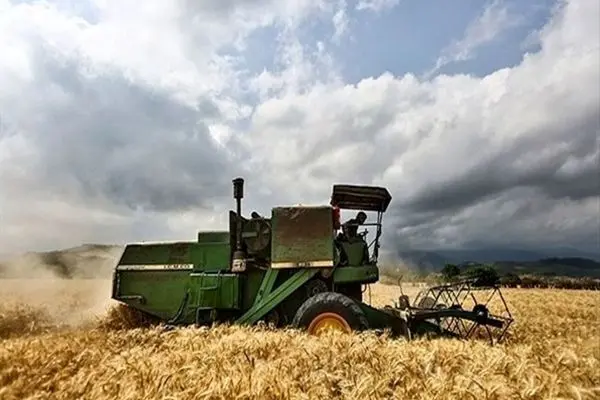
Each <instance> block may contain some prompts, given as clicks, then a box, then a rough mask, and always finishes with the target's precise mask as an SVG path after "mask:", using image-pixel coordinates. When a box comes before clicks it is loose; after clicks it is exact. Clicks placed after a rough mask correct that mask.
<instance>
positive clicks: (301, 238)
mask: <svg viewBox="0 0 600 400" xmlns="http://www.w3.org/2000/svg"><path fill="white" fill-rule="evenodd" d="M333 265H334V245H333V214H332V209H331V207H329V206H320V207H276V208H273V210H272V242H271V267H272V268H277V269H279V268H330V267H333Z"/></svg>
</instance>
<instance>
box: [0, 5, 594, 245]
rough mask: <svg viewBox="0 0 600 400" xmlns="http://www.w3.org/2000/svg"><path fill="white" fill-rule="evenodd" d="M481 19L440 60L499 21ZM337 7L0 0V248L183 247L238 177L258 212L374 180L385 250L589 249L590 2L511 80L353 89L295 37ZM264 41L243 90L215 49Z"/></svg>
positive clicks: (324, 45) (316, 49) (383, 81)
mask: <svg viewBox="0 0 600 400" xmlns="http://www.w3.org/2000/svg"><path fill="white" fill-rule="evenodd" d="M361 4H363V5H362V6H361V7H362V8H363V9H366V8H368V7H367V5H366V4H367V3H366V2H362V3H361ZM369 4H371V8H370V9H378V10H380V9H382V8H381V7H383V6H384V5H385V4H388V5H391V4H392V2H369ZM494 4H496V5H495V6H494V7H495V8H492V11H488V13H487V14H484V16H483V17H482V20H483V21H484V22H485V21H487V22H488V23H489V24H487V25H486V24H483V25H482V23H481V22H479V25H477V24H475V25H473V27H471V28H470V30H468V31H467V34H466V36H465V39H464V40H463V41H462V42H459V43H462V44H461V45H460V46H459V45H457V47H455V48H454V51H451V52H450V53H448V54H450V55H451V57H450V58H452V57H454V59H456V57H465V56H468V55H469V54H470V52H472V51H474V50H475V49H476V48H477V47H478V46H480V45H481V44H482V43H485V42H486V41H489V40H492V38H493V37H494V35H495V33H497V32H499V31H500V30H502V29H503V28H504V27H505V26H506V23H507V18H508V16H507V14H505V13H504V12H503V11H502V7H501V5H498V4H499V3H494ZM365 7H366V8H365ZM341 9H343V8H341V7H339V6H338V7H332V6H331V4H328V3H326V2H322V3H315V2H309V1H300V0H290V1H285V2H284V1H278V2H274V1H267V0H264V1H259V0H255V1H245V2H236V1H233V0H229V1H219V2H217V1H213V2H203V3H196V2H189V1H183V0H182V1H179V2H169V3H168V4H167V3H163V2H152V1H147V2H144V4H143V5H140V4H139V2H133V1H116V0H115V1H108V0H107V1H103V2H100V1H98V2H96V3H90V4H89V7H87V8H85V7H83V6H82V5H81V4H79V8H68V7H67V8H65V7H64V6H63V7H61V8H59V7H54V6H51V5H46V4H45V3H32V4H27V3H21V4H11V3H6V2H1V1H0V10H3V11H2V12H1V13H0V54H10V57H8V58H7V57H3V58H0V87H1V88H2V90H1V91H0V114H1V115H2V125H3V127H4V128H3V132H4V133H3V134H2V135H0V187H1V190H0V223H2V226H4V227H5V228H3V229H2V230H1V231H0V251H2V252H5V251H11V252H12V251H16V250H15V249H18V250H28V249H36V248H50V247H62V246H67V245H69V244H72V245H77V244H79V243H81V242H93V241H97V242H109V243H111V242H113V243H114V242H123V241H138V240H158V239H165V240H170V239H174V238H178V239H185V238H188V239H191V240H193V239H194V237H195V234H196V230H198V229H215V228H218V227H222V228H223V227H225V226H226V222H227V214H226V211H227V209H229V208H230V207H231V206H232V199H231V179H232V178H234V177H235V176H238V175H243V176H244V177H246V178H247V189H246V201H245V205H244V209H245V210H246V211H250V209H257V210H259V212H261V213H268V212H269V209H270V207H271V206H273V205H277V204H296V203H315V202H324V201H327V199H328V197H329V191H330V189H331V185H332V184H333V183H336V182H348V183H365V184H370V183H372V184H381V185H386V186H388V187H389V189H390V190H391V191H392V194H393V196H394V200H393V202H392V208H391V210H390V215H389V216H388V217H387V218H386V221H387V228H386V230H385V237H386V238H388V239H391V238H393V239H394V240H395V241H397V243H399V244H402V245H405V246H415V247H421V246H435V245H440V244H446V245H461V244H468V243H472V242H475V241H482V242H489V243H502V244H508V243H506V242H507V239H510V240H512V241H515V242H517V243H532V244H537V245H544V244H555V243H559V242H562V243H565V244H567V243H568V244H575V245H581V246H585V245H589V244H590V243H592V242H593V240H594V239H595V238H596V239H597V236H596V237H594V235H595V234H596V233H595V232H596V231H597V230H596V231H594V227H595V226H594V223H595V222H597V216H596V215H595V214H594V210H595V209H594V202H593V200H592V199H593V196H594V195H598V192H599V191H598V188H597V187H594V186H593V184H590V182H593V179H594V177H596V175H594V171H595V169H594V167H595V165H597V163H598V161H599V159H598V157H599V151H598V135H599V127H598V109H599V104H600V94H599V93H598V90H593V89H594V88H598V85H599V77H600V63H599V60H598V56H597V55H598V46H599V40H600V32H598V24H597V22H596V19H595V18H594V16H596V15H598V12H599V9H598V4H597V2H589V1H588V2H586V1H575V0H572V1H570V2H568V4H567V5H566V7H565V8H563V9H561V10H560V12H558V13H557V14H556V15H555V17H554V18H553V20H552V21H551V23H550V24H548V26H547V27H546V29H545V30H543V31H542V32H541V33H540V35H539V40H540V43H541V50H540V51H539V52H537V53H532V54H528V55H527V56H526V57H525V58H524V60H523V61H522V62H521V63H520V64H519V65H517V66H515V67H514V68H506V69H503V70H499V71H496V72H494V73H492V74H490V75H488V76H486V77H483V78H475V77H470V76H462V75H457V76H446V75H441V76H438V77H436V78H435V79H434V80H424V79H420V78H417V77H416V76H415V75H414V74H407V75H405V76H401V77H396V76H393V75H391V74H384V75H381V76H377V77H366V78H364V79H362V80H361V81H359V82H358V83H357V84H356V85H350V84H347V83H345V82H344V79H343V75H342V74H341V72H340V69H339V64H338V63H339V61H337V60H336V59H334V58H333V56H332V54H331V53H330V52H329V50H328V49H329V47H328V46H330V43H328V42H327V39H322V40H319V39H320V38H319V39H317V40H316V42H315V43H307V42H306V41H304V40H303V39H302V38H303V36H302V34H301V28H302V26H303V24H302V22H303V21H308V20H309V19H310V18H312V17H313V16H320V17H323V16H324V18H326V20H327V21H333V20H337V21H338V23H339V25H338V27H342V26H344V24H343V23H342V22H343V18H341V17H340V16H338V17H337V19H336V18H334V16H335V15H336V12H338V11H339V10H341ZM266 26H272V27H276V29H277V31H278V32H279V38H278V46H277V51H276V56H275V64H274V65H273V67H272V68H268V69H266V70H265V71H264V72H262V73H258V74H255V75H252V74H250V73H249V72H248V71H246V70H245V64H244V60H243V59H237V58H232V56H228V55H226V53H225V52H224V50H223V49H224V48H225V47H237V48H244V46H245V38H246V37H248V35H250V34H251V33H252V32H254V31H255V30H256V29H260V28H262V27H266ZM340 29H341V28H340ZM340 32H341V31H340ZM346 33H347V32H346ZM482 38H483V39H484V40H483V41H482ZM251 56H252V55H250V57H251ZM382 69H384V68H382Z"/></svg>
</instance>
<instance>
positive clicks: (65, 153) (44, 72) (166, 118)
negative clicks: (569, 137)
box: [11, 47, 231, 211]
mask: <svg viewBox="0 0 600 400" xmlns="http://www.w3.org/2000/svg"><path fill="white" fill-rule="evenodd" d="M36 50H37V51H36V57H35V62H34V65H35V66H36V70H35V77H36V80H35V82H34V83H33V84H31V85H29V86H28V88H27V89H26V90H25V91H24V92H22V93H21V98H20V99H16V100H15V102H16V104H13V106H12V108H13V111H14V112H13V113H11V115H12V117H13V119H17V120H19V122H20V124H19V127H20V130H21V131H22V133H23V134H24V135H26V137H27V138H28V140H29V141H30V142H31V143H32V144H33V145H34V148H35V151H36V153H37V158H36V160H35V163H36V168H35V171H36V172H37V173H39V182H40V184H41V185H45V186H46V187H47V189H48V190H49V191H61V190H63V191H66V190H76V191H78V192H81V193H84V194H85V195H87V196H90V197H92V196H103V197H107V198H108V199H109V200H110V201H112V202H113V203H114V204H116V205H126V206H128V207H130V208H132V209H137V208H142V209H148V210H151V211H171V210H181V209H185V208H192V207H194V208H211V207H212V205H211V199H215V198H217V197H220V196H222V195H224V194H226V193H227V190H228V189H229V188H228V180H229V179H230V176H231V173H230V162H229V160H228V155H227V153H225V152H224V151H223V150H222V149H220V148H219V147H218V146H217V144H216V143H215V142H214V141H213V140H212V139H211V137H210V134H209V131H208V127H207V124H209V123H210V122H211V121H213V120H215V119H218V118H219V117H220V113H219V109H218V107H217V106H216V105H215V104H214V102H213V101H212V100H211V99H209V98H201V99H200V100H199V101H198V103H197V105H198V106H197V107H191V106H189V105H185V104H183V103H181V102H178V101H176V100H175V99H174V98H172V97H171V96H169V94H167V93H164V92H161V91H160V89H156V88H155V87H153V85H152V83H148V84H143V83H140V82H132V81H131V80H130V79H128V78H127V77H125V76H124V74H123V73H118V72H111V71H107V72H101V73H99V74H95V75H93V76H91V75H90V74H88V73H87V72H88V71H87V70H86V65H85V64H84V62H83V61H73V60H66V61H65V60H61V59H60V58H59V57H57V56H56V55H54V54H52V53H51V52H49V51H48V50H47V49H46V48H43V47H39V48H37V49H36ZM17 112H18V113H17Z"/></svg>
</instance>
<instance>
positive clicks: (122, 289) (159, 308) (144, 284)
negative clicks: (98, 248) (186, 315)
mask: <svg viewBox="0 0 600 400" xmlns="http://www.w3.org/2000/svg"><path fill="white" fill-rule="evenodd" d="M189 275H190V270H167V269H163V270H158V269H155V270H150V269H140V270H117V271H115V284H114V286H113V299H115V300H118V301H122V302H124V303H127V304H128V305H129V306H131V307H133V308H137V309H138V310H141V311H145V312H147V313H148V314H151V315H154V316H156V317H159V318H162V319H166V320H168V319H170V318H171V317H173V316H174V315H175V314H176V313H177V311H178V309H179V306H180V304H181V302H182V300H183V297H184V295H185V293H186V288H187V287H188V284H189Z"/></svg>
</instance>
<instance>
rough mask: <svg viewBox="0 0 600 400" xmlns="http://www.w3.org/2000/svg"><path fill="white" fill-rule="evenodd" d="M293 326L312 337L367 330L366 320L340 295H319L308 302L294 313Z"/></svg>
mask: <svg viewBox="0 0 600 400" xmlns="http://www.w3.org/2000/svg"><path fill="white" fill-rule="evenodd" d="M293 325H294V326H295V327H297V328H301V329H305V330H306V331H308V333H310V334H312V335H320V334H321V333H324V332H326V331H328V330H334V331H341V332H345V333H350V332H352V331H361V330H365V329H368V327H369V324H368V321H367V318H366V316H365V314H364V313H363V311H362V310H361V308H360V307H359V306H358V304H356V302H355V301H354V300H352V299H351V298H349V297H348V296H345V295H343V294H340V293H334V292H325V293H319V294H316V295H314V296H312V297H310V298H309V299H308V300H306V301H305V302H304V303H303V304H302V306H300V308H299V309H298V311H297V312H296V316H295V317H294V321H293Z"/></svg>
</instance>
